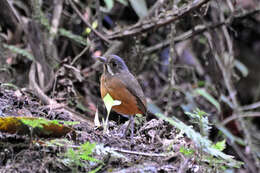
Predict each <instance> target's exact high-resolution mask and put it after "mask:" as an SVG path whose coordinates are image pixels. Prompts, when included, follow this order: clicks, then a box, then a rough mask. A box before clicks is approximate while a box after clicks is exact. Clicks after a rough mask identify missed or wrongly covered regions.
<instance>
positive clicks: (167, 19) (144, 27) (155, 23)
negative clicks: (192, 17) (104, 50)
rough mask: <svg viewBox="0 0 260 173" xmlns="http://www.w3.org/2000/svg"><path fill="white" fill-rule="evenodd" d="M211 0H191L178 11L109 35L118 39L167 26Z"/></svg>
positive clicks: (110, 37)
mask: <svg viewBox="0 0 260 173" xmlns="http://www.w3.org/2000/svg"><path fill="white" fill-rule="evenodd" d="M209 1H210V0H197V1H191V3H190V4H188V5H186V6H184V7H182V8H180V9H179V10H177V11H173V12H168V13H165V14H162V15H159V16H158V17H156V19H154V18H153V19H150V20H145V21H141V22H138V23H137V24H135V25H133V26H130V27H128V28H127V29H125V30H120V31H116V32H114V33H112V34H111V35H109V36H108V38H109V39H118V38H123V37H129V36H134V35H138V34H142V33H144V32H146V31H148V30H151V29H153V28H158V27H161V26H165V25H167V24H169V23H172V22H174V21H176V20H178V19H180V18H182V17H183V16H185V15H187V14H189V13H190V12H191V11H193V10H196V9H198V8H200V7H201V6H202V5H203V4H206V3H207V2H209Z"/></svg>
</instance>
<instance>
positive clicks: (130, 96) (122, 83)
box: [97, 55, 147, 141]
mask: <svg viewBox="0 0 260 173" xmlns="http://www.w3.org/2000/svg"><path fill="white" fill-rule="evenodd" d="M97 58H98V59H99V60H100V61H101V62H102V63H103V73H102V75H101V78H100V92H101V97H102V98H104V97H105V96H106V95H107V93H109V95H110V96H111V97H112V98H113V99H114V100H119V101H121V104H120V105H116V106H113V107H112V110H114V111H115V112H117V113H119V114H121V115H128V116H129V119H130V121H129V123H128V126H127V128H126V129H125V132H126V130H127V129H128V128H129V125H130V124H131V141H132V140H133V134H134V116H135V115H136V114H143V115H146V113H147V102H146V99H145V95H144V92H143V90H142V88H141V86H140V84H139V83H138V81H137V79H136V78H135V77H134V75H133V74H132V73H131V72H130V71H129V69H128V67H127V65H126V64H125V62H124V60H123V59H122V58H120V57H119V56H117V55H109V56H107V57H104V56H99V57H97ZM124 136H126V133H124Z"/></svg>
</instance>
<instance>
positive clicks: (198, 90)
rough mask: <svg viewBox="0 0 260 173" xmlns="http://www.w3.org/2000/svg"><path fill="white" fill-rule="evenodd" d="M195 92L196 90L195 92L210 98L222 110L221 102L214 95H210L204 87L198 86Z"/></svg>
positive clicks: (207, 98)
mask: <svg viewBox="0 0 260 173" xmlns="http://www.w3.org/2000/svg"><path fill="white" fill-rule="evenodd" d="M194 92H195V94H199V95H201V96H202V97H204V98H205V99H206V100H208V101H209V102H210V103H211V104H213V105H214V106H215V107H216V108H217V110H218V111H219V112H220V104H219V102H218V101H217V100H216V99H215V98H214V97H213V96H212V95H210V94H209V93H208V92H207V91H206V90H205V89H204V88H197V89H196V90H195V91H194Z"/></svg>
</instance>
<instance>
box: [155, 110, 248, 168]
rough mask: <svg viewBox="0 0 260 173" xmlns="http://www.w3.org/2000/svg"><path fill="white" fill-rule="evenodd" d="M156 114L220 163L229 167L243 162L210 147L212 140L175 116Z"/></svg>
mask: <svg viewBox="0 0 260 173" xmlns="http://www.w3.org/2000/svg"><path fill="white" fill-rule="evenodd" d="M156 116H157V117H158V118H161V119H163V120H165V121H167V122H169V123H170V124H171V125H173V126H175V127H176V128H178V129H179V130H181V132H183V133H185V134H186V135H187V137H188V138H190V139H191V140H192V141H193V142H194V144H195V145H196V146H197V147H199V148H200V149H201V150H202V151H204V152H206V153H208V154H209V155H211V156H215V157H217V158H218V159H217V160H218V161H219V162H221V164H223V165H226V166H229V167H240V166H241V165H242V164H243V162H239V161H237V160H234V159H233V156H231V155H227V154H225V153H223V152H222V151H219V150H218V149H216V148H214V147H212V142H211V141H210V140H209V139H208V138H207V137H203V136H202V135H201V134H199V133H198V132H196V131H195V130H194V129H192V128H191V127H190V126H187V125H186V124H184V123H183V122H182V121H180V120H178V119H177V118H175V117H172V118H169V117H166V116H165V115H163V114H156Z"/></svg>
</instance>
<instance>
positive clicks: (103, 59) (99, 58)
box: [96, 56, 107, 63]
mask: <svg viewBox="0 0 260 173" xmlns="http://www.w3.org/2000/svg"><path fill="white" fill-rule="evenodd" d="M96 58H97V59H98V60H99V61H100V62H102V63H106V62H107V58H106V57H104V56H97V57H96Z"/></svg>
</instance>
